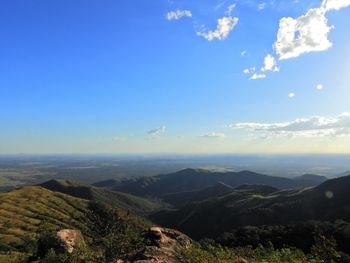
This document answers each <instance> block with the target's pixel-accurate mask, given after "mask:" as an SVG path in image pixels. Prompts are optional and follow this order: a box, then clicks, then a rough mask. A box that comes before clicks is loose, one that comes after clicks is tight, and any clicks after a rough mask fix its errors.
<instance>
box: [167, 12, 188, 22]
mask: <svg viewBox="0 0 350 263" xmlns="http://www.w3.org/2000/svg"><path fill="white" fill-rule="evenodd" d="M183 17H192V12H191V11H190V10H179V9H178V10H174V11H170V12H168V13H167V14H166V15H165V18H166V19H167V20H169V21H171V20H179V19H181V18H183Z"/></svg>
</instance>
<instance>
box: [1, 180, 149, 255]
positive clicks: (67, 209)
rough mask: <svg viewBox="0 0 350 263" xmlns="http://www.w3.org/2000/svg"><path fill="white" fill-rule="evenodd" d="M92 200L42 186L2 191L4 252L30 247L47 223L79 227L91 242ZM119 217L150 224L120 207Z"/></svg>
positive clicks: (141, 226) (2, 241) (124, 219)
mask: <svg viewBox="0 0 350 263" xmlns="http://www.w3.org/2000/svg"><path fill="white" fill-rule="evenodd" d="M88 211H89V201H88V200H84V199H81V198H76V197H72V196H69V195H67V194H63V193H58V192H52V191H50V190H48V189H45V188H43V187H39V186H27V187H23V188H20V189H17V190H14V191H11V192H8V193H1V194H0V251H6V250H12V251H23V250H26V247H28V244H29V243H30V241H31V240H35V237H36V235H37V233H38V229H39V228H40V227H41V226H42V225H43V223H45V224H46V225H48V226H49V227H50V228H52V229H53V230H58V229H64V228H73V229H79V230H81V232H82V233H83V235H84V237H86V238H87V239H88V241H89V239H90V237H91V236H90V233H91V229H90V227H91V225H90V222H89V221H88V220H87V218H86V213H87V212H88ZM115 211H116V212H117V213H118V216H119V217H120V218H121V219H122V220H123V221H125V222H127V223H128V224H130V225H131V224H132V225H135V226H138V227H140V228H144V227H147V226H149V225H148V224H149V223H148V222H146V221H145V220H143V219H142V218H139V217H136V216H133V215H129V214H128V213H127V212H126V211H124V210H123V209H118V208H116V209H115Z"/></svg>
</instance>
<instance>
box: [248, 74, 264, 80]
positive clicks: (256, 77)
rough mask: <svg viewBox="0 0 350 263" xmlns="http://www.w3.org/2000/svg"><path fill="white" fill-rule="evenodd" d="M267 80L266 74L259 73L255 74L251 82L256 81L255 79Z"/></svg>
mask: <svg viewBox="0 0 350 263" xmlns="http://www.w3.org/2000/svg"><path fill="white" fill-rule="evenodd" d="M264 78H266V74H258V73H254V74H253V75H252V76H251V77H250V78H249V80H255V79H264Z"/></svg>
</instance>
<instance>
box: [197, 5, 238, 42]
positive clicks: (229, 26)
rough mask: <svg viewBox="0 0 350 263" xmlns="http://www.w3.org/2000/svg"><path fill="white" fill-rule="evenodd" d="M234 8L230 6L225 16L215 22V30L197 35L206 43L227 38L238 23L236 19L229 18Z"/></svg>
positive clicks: (200, 32) (202, 31) (204, 31)
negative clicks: (206, 41)
mask: <svg viewBox="0 0 350 263" xmlns="http://www.w3.org/2000/svg"><path fill="white" fill-rule="evenodd" d="M235 6H236V5H235V4H232V5H230V6H229V7H228V8H227V10H226V12H225V14H226V16H224V17H222V18H219V19H218V20H217V25H216V29H215V30H209V31H206V30H201V31H199V32H197V35H198V36H201V37H203V38H205V39H206V40H208V41H213V40H215V39H218V40H225V39H226V38H227V37H228V36H229V34H230V32H231V31H232V30H233V29H234V28H235V26H236V25H237V24H238V21H239V19H238V18H237V17H233V16H231V14H232V12H233V11H234V8H235Z"/></svg>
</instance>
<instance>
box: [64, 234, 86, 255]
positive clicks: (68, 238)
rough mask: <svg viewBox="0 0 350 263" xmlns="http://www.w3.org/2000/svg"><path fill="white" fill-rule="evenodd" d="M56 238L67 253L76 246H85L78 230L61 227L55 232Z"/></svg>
mask: <svg viewBox="0 0 350 263" xmlns="http://www.w3.org/2000/svg"><path fill="white" fill-rule="evenodd" d="M57 239H58V241H59V242H60V243H61V247H63V248H64V249H65V251H67V252H68V253H72V252H73V251H74V249H75V248H76V247H78V246H85V242H84V238H83V235H82V234H81V232H80V231H79V230H73V229H62V230H60V231H58V232H57Z"/></svg>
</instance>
